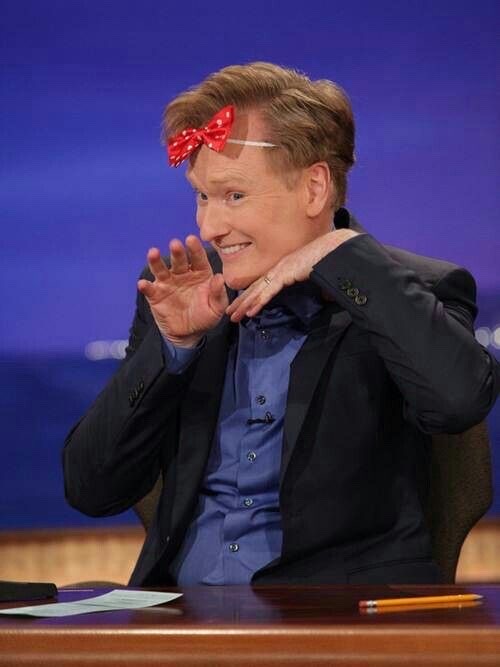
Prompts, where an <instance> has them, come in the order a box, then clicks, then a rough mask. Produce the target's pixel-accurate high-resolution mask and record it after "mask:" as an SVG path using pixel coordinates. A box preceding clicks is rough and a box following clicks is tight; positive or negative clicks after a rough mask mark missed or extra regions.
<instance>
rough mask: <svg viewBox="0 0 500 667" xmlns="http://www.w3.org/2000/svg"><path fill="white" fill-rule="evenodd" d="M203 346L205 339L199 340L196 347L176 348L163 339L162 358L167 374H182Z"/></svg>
mask: <svg viewBox="0 0 500 667" xmlns="http://www.w3.org/2000/svg"><path fill="white" fill-rule="evenodd" d="M204 346H205V337H203V338H202V339H201V340H200V342H199V343H198V345H197V346H196V347H178V346H177V345H174V344H173V343H171V342H170V341H169V340H167V339H166V338H163V356H164V358H165V367H166V371H167V373H170V375H180V374H181V373H183V372H184V371H185V370H186V369H187V368H188V366H190V365H191V364H192V363H193V361H194V360H195V359H197V358H198V356H199V354H200V352H201V350H202V349H203V347H204Z"/></svg>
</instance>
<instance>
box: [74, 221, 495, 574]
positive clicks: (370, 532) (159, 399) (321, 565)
mask: <svg viewBox="0 0 500 667" xmlns="http://www.w3.org/2000/svg"><path fill="white" fill-rule="evenodd" d="M348 225H351V226H353V227H355V228H356V223H355V222H353V220H352V219H351V218H349V214H348V213H347V212H346V211H344V210H341V211H340V213H339V214H338V215H337V217H336V226H348ZM211 261H212V262H213V264H214V267H215V268H216V269H219V268H220V264H219V262H218V258H217V256H211ZM145 275H147V272H146V274H145ZM310 280H312V281H313V282H314V283H315V284H317V285H319V286H320V287H321V288H322V289H323V290H324V293H325V294H326V295H327V296H328V299H330V300H328V301H326V302H325V306H324V308H323V309H322V311H321V312H320V314H319V316H318V317H317V318H316V320H315V321H314V323H313V328H312V331H311V332H310V334H309V335H308V338H307V339H306V342H305V343H304V345H303V347H302V348H301V350H300V351H299V353H298V354H297V356H296V358H295V360H294V361H293V363H292V366H291V372H290V386H289V393H288V399H287V408H286V415H285V426H284V437H283V449H282V464H281V477H280V510H281V517H282V527H283V549H282V556H281V558H280V559H278V560H277V561H275V562H273V563H270V564H269V565H268V566H266V567H265V568H263V569H261V570H259V571H258V572H257V573H256V574H255V575H254V578H253V582H254V583H279V582H286V583H301V582H303V583H309V584H311V583H346V582H353V583H377V582H398V581H399V582H402V581H406V582H432V581H437V580H438V579H439V573H438V572H437V568H436V566H435V565H434V564H433V562H432V555H431V548H430V541H429V536H428V532H427V529H426V526H425V523H424V519H423V514H422V503H423V500H424V498H425V492H426V487H427V468H428V447H429V440H430V434H432V433H439V432H448V433H453V432H460V431H463V430H465V429H467V428H468V427H470V426H472V425H473V424H475V423H478V422H479V421H481V420H482V419H483V418H484V417H485V416H486V414H487V412H488V411H489V409H490V408H491V406H492V405H493V402H494V400H495V397H496V394H497V392H498V385H499V380H498V367H497V366H496V365H495V362H494V360H493V358H492V357H490V356H489V355H488V353H487V352H486V351H485V350H484V349H483V348H482V347H481V346H480V345H479V344H478V343H477V342H476V340H475V339H474V336H473V330H472V322H473V319H474V316H475V312H476V309H475V305H474V300H475V286H474V281H473V279H472V277H471V276H470V274H469V273H468V272H467V271H465V270H464V269H461V268H459V267H457V266H455V265H453V264H450V263H447V262H443V261H438V260H432V259H428V258H423V257H419V256H416V255H413V254H411V253H408V252H405V251H402V250H398V249H396V248H390V247H384V246H382V245H380V244H379V243H378V242H377V241H376V240H375V239H373V238H372V237H371V236H369V235H367V234H363V235H360V236H357V237H355V238H354V239H351V240H349V241H347V242H345V243H344V244H342V245H341V246H340V247H339V248H337V249H336V250H335V251H333V252H331V253H330V254H329V255H327V256H326V257H325V258H324V259H323V260H321V261H320V262H319V263H318V264H317V265H316V266H315V267H314V270H313V272H312V274H311V277H310ZM235 335H237V327H236V326H235V325H233V324H231V323H230V322H229V321H228V320H227V318H223V319H222V321H221V322H220V323H219V325H218V326H217V327H216V328H215V329H214V330H212V331H211V332H210V333H209V334H208V336H207V341H206V344H205V347H204V349H203V351H202V353H201V355H200V356H199V358H198V360H197V361H196V362H195V363H193V364H192V365H191V366H190V367H189V369H188V370H187V371H186V372H185V373H183V374H182V375H180V376H176V375H169V374H168V372H167V371H166V369H165V362H164V357H163V344H162V339H161V337H160V335H159V332H158V330H157V328H156V326H155V324H154V322H153V319H152V316H151V313H150V311H149V307H148V305H147V303H146V301H145V300H144V299H143V297H142V296H141V295H140V294H139V295H138V299H137V309H136V314H135V318H134V322H133V326H132V328H131V331H130V341H129V347H128V349H127V356H126V359H125V361H124V362H123V364H122V365H121V367H120V368H119V370H118V371H117V373H116V374H115V375H114V376H113V378H112V379H111V381H110V382H109V383H108V385H107V386H106V388H105V389H104V391H103V392H102V393H101V394H100V395H99V396H98V398H97V399H96V401H95V403H94V404H93V405H92V407H91V408H90V410H89V412H88V413H87V414H86V415H85V416H84V417H83V418H82V419H81V420H80V422H79V423H78V424H77V425H76V426H75V427H74V428H73V430H72V431H71V433H70V434H69V436H68V438H67V441H66V445H65V449H64V473H65V484H66V495H67V499H68V501H69V502H70V504H71V505H73V506H74V507H76V508H77V509H79V510H81V511H82V512H85V513H86V514H89V515H92V516H102V515H107V514H115V513H118V512H122V511H124V510H125V509H127V508H129V507H131V506H132V505H133V504H134V503H136V502H137V501H138V500H140V499H141V498H142V497H143V496H144V495H145V494H146V493H147V492H148V491H149V490H150V489H151V488H152V486H153V485H154V483H155V481H156V480H157V478H158V476H159V474H160V473H161V474H162V475H163V492H162V495H161V498H160V501H159V505H158V510H157V512H156V516H155V519H154V521H153V523H152V526H151V528H150V530H149V531H148V534H147V536H146V540H145V544H144V547H143V550H142V552H141V555H140V557H139V560H138V563H137V565H136V568H135V570H134V573H133V575H132V578H131V583H132V584H134V585H160V584H164V585H169V584H173V583H175V582H173V581H172V580H171V579H170V577H169V574H168V571H169V564H170V562H171V561H172V559H173V557H174V556H175V554H176V552H177V550H178V549H179V547H180V545H181V544H182V540H183V536H184V534H185V532H186V529H187V526H188V525H189V522H190V521H191V519H192V517H193V513H194V511H195V508H196V504H197V499H198V490H199V486H200V483H201V481H202V478H203V473H204V469H205V465H206V463H207V459H208V455H209V451H210V446H211V442H212V438H213V434H214V430H215V427H216V422H217V415H218V409H219V403H220V398H221V392H222V387H223V382H224V375H225V366H226V358H227V352H228V347H229V345H230V343H231V340H232V337H234V336H235Z"/></svg>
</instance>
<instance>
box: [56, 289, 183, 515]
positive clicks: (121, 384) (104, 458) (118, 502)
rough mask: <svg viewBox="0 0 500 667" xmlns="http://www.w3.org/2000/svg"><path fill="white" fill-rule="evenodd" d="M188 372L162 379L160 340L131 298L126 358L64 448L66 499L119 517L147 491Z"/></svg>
mask: <svg viewBox="0 0 500 667" xmlns="http://www.w3.org/2000/svg"><path fill="white" fill-rule="evenodd" d="M189 374H190V373H189V370H188V371H186V372H185V373H182V374H177V375H175V374H169V373H168V370H167V369H166V368H165V358H164V343H163V339H162V337H161V335H160V333H159V331H158V328H157V327H156V325H155V323H154V321H153V319H152V317H151V314H150V312H149V306H148V304H147V302H146V300H145V299H144V297H143V296H142V295H141V294H140V293H138V295H137V304H136V312H135V316H134V321H133V324H132V327H131V329H130V336H129V344H128V347H127V350H126V356H125V359H124V361H123V362H122V364H121V366H120V367H119V369H118V370H117V372H116V373H115V374H114V375H113V377H112V378H111V380H110V381H109V382H108V384H107V385H106V387H105V388H104V390H103V391H102V392H101V393H100V394H99V396H98V397H97V399H96V400H95V401H94V403H93V404H92V406H91V407H90V409H89V410H88V412H87V413H86V414H85V415H84V417H83V418H82V419H81V420H80V421H79V422H78V423H77V424H76V425H75V426H74V427H73V428H72V430H71V431H70V433H69V435H68V436H67V438H66V441H65V445H64V450H63V469H64V483H65V494H66V498H67V500H68V502H69V504H70V505H72V506H73V507H75V508H76V509H78V510H80V511H81V512H84V513H85V514H89V515H91V516H104V515H109V514H117V513H119V512H122V511H124V510H126V509H128V508H129V507H131V506H132V505H133V504H134V503H136V502H137V501H138V500H139V499H141V498H142V497H143V496H144V495H146V493H148V491H149V490H150V489H151V488H152V486H153V485H154V483H155V482H156V480H157V478H158V476H159V474H160V463H161V450H162V448H164V447H168V446H169V444H170V446H172V447H173V446H174V445H173V443H168V442H165V438H166V434H167V432H169V431H171V430H172V429H168V425H169V423H171V422H172V420H174V419H175V413H176V412H177V409H178V406H179V403H180V400H181V397H182V393H183V389H184V387H185V386H186V383H187V381H188V378H189Z"/></svg>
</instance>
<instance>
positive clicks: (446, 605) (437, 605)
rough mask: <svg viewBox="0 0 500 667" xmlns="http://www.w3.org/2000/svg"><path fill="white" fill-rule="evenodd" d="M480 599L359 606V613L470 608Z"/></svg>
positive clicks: (476, 605) (476, 604)
mask: <svg viewBox="0 0 500 667" xmlns="http://www.w3.org/2000/svg"><path fill="white" fill-rule="evenodd" d="M482 603H483V602H482V600H472V601H470V602H434V603H433V604H407V605H404V604H398V605H395V606H394V607H360V609H359V613H360V614H365V615H366V614H368V615H369V614H372V615H373V614H377V615H379V614H397V613H400V614H401V613H405V614H408V613H409V612H412V611H441V610H442V609H456V610H458V611H460V610H462V609H470V608H471V607H480V606H481V605H482Z"/></svg>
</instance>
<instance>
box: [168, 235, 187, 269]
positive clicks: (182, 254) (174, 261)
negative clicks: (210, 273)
mask: <svg viewBox="0 0 500 667" xmlns="http://www.w3.org/2000/svg"><path fill="white" fill-rule="evenodd" d="M169 248H170V270H171V271H172V273H186V271H189V260H188V256H187V252H186V248H185V247H184V246H183V245H182V243H181V241H179V239H172V240H171V241H170V244H169Z"/></svg>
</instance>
